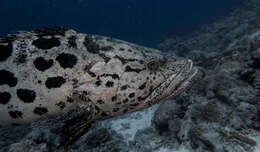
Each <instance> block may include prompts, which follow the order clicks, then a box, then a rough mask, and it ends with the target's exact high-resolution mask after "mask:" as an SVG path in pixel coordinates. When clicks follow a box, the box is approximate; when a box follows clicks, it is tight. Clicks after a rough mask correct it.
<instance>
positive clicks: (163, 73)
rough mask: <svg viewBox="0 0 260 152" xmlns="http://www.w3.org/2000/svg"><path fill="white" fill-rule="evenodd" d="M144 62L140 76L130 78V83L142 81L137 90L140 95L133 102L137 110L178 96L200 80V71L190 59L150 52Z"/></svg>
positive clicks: (154, 51)
mask: <svg viewBox="0 0 260 152" xmlns="http://www.w3.org/2000/svg"><path fill="white" fill-rule="evenodd" d="M143 60H144V67H145V68H144V69H145V70H144V71H141V72H140V74H139V76H138V74H137V75H135V76H131V77H128V78H129V79H130V80H129V81H130V82H131V80H133V81H135V80H136V79H137V77H139V78H140V79H139V80H141V81H139V85H136V86H138V87H136V88H135V91H136V92H137V94H138V95H137V97H136V98H135V101H133V102H134V103H136V105H137V107H136V109H143V108H147V107H149V106H152V105H154V104H157V103H159V102H160V101H163V100H165V99H168V98H170V97H174V96H177V95H179V94H181V93H182V92H184V91H185V90H187V89H188V88H190V87H191V85H192V84H193V83H194V82H195V81H196V80H197V78H198V77H197V75H198V69H197V67H195V66H194V64H193V62H192V61H191V60H190V59H184V58H180V57H176V56H171V55H167V54H164V53H162V52H159V51H156V50H153V51H151V52H149V51H148V52H147V53H146V57H145V58H144V59H143ZM141 77H142V78H141Z"/></svg>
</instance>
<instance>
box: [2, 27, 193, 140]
mask: <svg viewBox="0 0 260 152" xmlns="http://www.w3.org/2000/svg"><path fill="white" fill-rule="evenodd" d="M0 51H1V56H0V125H1V126H6V125H19V124H25V123H30V122H32V121H35V120H38V119H42V118H47V117H48V118H51V117H57V116H61V115H62V116H65V117H66V121H65V125H64V128H63V134H62V139H63V140H62V141H63V142H62V144H63V145H69V144H70V143H73V142H74V141H76V140H77V139H78V138H79V137H80V136H81V135H83V134H84V133H86V132H87V131H88V130H89V129H90V128H91V124H93V123H94V122H96V121H100V120H104V119H107V118H111V117H114V116H117V115H122V114H125V113H130V112H134V111H137V110H141V109H144V108H147V107H149V106H152V105H154V104H157V103H159V102H160V101H162V100H163V99H166V98H169V97H171V96H176V95H178V94H180V93H182V92H183V91H185V90H186V89H187V88H188V87H189V86H190V85H191V84H192V83H193V82H194V79H195V76H196V75H197V73H198V70H197V68H196V67H194V66H193V63H192V61H191V60H185V59H181V58H178V57H174V56H169V55H167V54H164V53H162V52H160V51H158V50H155V49H151V48H146V47H142V46H138V45H135V44H131V43H128V42H125V41H121V40H117V39H112V38H109V37H103V36H98V35H89V34H83V33H77V32H76V31H74V30H67V29H64V28H56V29H50V28H44V29H40V30H34V31H31V32H20V33H19V34H16V35H9V36H8V37H6V38H1V39H0Z"/></svg>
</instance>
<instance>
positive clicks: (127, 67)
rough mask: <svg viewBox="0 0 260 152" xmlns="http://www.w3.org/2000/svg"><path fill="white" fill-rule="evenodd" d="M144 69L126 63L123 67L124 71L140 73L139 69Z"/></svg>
mask: <svg viewBox="0 0 260 152" xmlns="http://www.w3.org/2000/svg"><path fill="white" fill-rule="evenodd" d="M143 70H145V68H143V69H134V68H131V67H130V66H129V65H127V66H126V67H125V72H136V73H140V72H141V71H143Z"/></svg>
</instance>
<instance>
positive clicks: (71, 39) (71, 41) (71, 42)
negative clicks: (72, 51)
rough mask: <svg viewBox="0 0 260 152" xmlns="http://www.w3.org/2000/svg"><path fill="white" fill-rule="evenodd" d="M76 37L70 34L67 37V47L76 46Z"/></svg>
mask: <svg viewBox="0 0 260 152" xmlns="http://www.w3.org/2000/svg"><path fill="white" fill-rule="evenodd" d="M76 39H77V37H76V36H74V35H73V36H70V37H68V40H69V41H68V44H69V47H71V48H77V43H76Z"/></svg>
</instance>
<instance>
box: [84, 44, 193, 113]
mask: <svg viewBox="0 0 260 152" xmlns="http://www.w3.org/2000/svg"><path fill="white" fill-rule="evenodd" d="M114 47H115V46H114ZM120 47H121V45H120ZM127 47H129V46H128V45H127ZM130 48H131V49H124V50H129V51H111V52H106V54H103V56H105V58H106V59H107V62H103V61H101V62H96V63H95V65H93V66H92V68H90V69H89V70H90V71H91V73H92V75H93V76H92V78H88V79H86V77H84V79H85V80H87V81H88V82H87V83H84V85H82V86H81V87H80V88H81V89H82V90H86V91H87V92H88V98H89V101H91V102H92V103H94V105H95V106H97V107H98V109H100V110H101V111H102V112H104V113H106V114H107V115H109V116H114V115H120V114H123V113H129V112H133V111H137V110H141V109H144V108H147V107H149V106H152V105H154V104H157V103H159V102H160V101H162V100H164V99H167V98H169V97H172V96H176V95H179V94H180V93H182V92H183V91H185V90H186V89H187V88H189V86H191V84H192V83H193V82H194V80H195V76H196V74H197V71H198V70H197V68H196V67H195V66H193V62H192V61H191V60H188V59H183V58H179V57H175V56H170V55H167V54H165V53H162V52H161V51H158V50H154V49H150V48H144V47H138V46H135V45H134V46H132V47H130ZM119 50H120V49H119ZM122 50H123V49H122ZM93 73H94V74H93ZM89 77H90V76H89Z"/></svg>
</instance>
